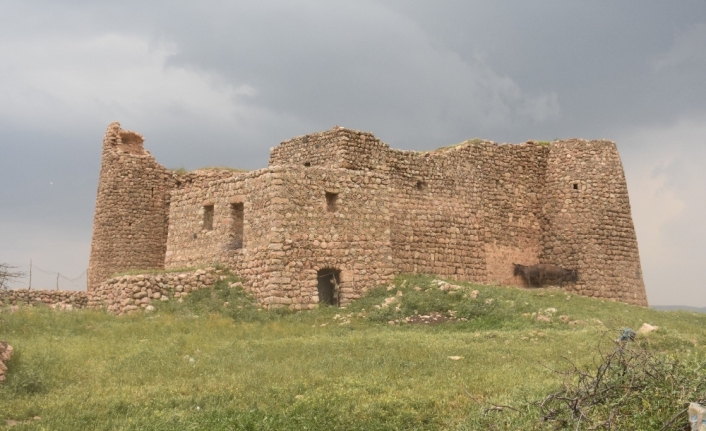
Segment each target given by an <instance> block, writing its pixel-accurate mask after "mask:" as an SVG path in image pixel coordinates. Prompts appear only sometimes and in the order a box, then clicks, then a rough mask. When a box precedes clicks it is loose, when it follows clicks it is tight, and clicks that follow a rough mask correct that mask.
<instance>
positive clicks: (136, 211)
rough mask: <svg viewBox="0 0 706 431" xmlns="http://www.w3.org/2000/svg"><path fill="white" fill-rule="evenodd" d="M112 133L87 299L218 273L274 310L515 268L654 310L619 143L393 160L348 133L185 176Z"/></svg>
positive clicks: (476, 147) (491, 278)
mask: <svg viewBox="0 0 706 431" xmlns="http://www.w3.org/2000/svg"><path fill="white" fill-rule="evenodd" d="M142 141H143V140H142V137H141V136H140V135H138V134H136V133H134V132H127V131H124V130H122V129H120V127H119V124H117V123H113V124H111V125H110V126H109V128H108V131H107V133H106V138H105V140H104V145H103V158H102V166H101V177H100V183H99V188H98V199H97V203H96V218H95V224H94V234H93V245H92V250H91V260H90V263H89V291H90V290H91V289H96V288H97V287H98V285H99V284H100V283H101V282H102V281H104V280H106V279H107V278H108V277H109V276H110V275H111V274H113V273H116V272H119V271H124V270H127V269H151V268H166V269H176V268H183V267H194V266H208V265H211V264H214V263H220V264H222V265H224V266H226V267H228V268H230V269H231V270H232V271H233V272H235V273H237V274H239V275H240V276H242V277H243V278H244V280H245V285H246V287H247V288H248V289H250V290H251V291H252V292H253V294H254V295H255V296H256V297H257V298H258V299H259V300H260V301H261V302H263V303H264V304H266V305H270V304H274V305H287V306H290V307H292V308H296V309H301V308H310V307H311V306H313V305H315V304H317V303H318V302H319V299H320V297H319V295H320V289H321V281H320V280H321V279H322V278H325V279H326V280H328V279H330V278H331V274H333V273H334V272H335V273H336V283H337V284H338V285H339V286H340V292H341V295H340V300H341V303H343V304H345V303H347V302H348V301H350V300H352V299H355V298H357V297H359V296H360V295H361V294H362V293H363V292H364V291H365V289H366V288H368V287H372V286H375V285H379V284H382V283H386V282H388V281H390V280H391V278H392V277H393V276H394V275H395V274H397V273H401V272H405V273H433V274H438V275H441V276H447V277H454V278H457V279H462V280H468V281H474V282H480V283H500V284H521V283H522V280H520V279H519V278H518V279H515V278H514V277H513V275H512V263H513V262H518V263H525V264H532V263H537V262H544V263H554V264H558V265H561V266H564V267H569V268H576V269H578V271H579V281H578V282H577V283H576V284H574V285H570V286H568V287H567V289H568V290H571V291H575V292H577V293H579V294H582V295H587V296H596V297H604V298H610V299H615V300H619V301H623V302H627V303H633V304H640V305H646V304H647V299H646V295H645V289H644V284H643V281H642V273H641V269H640V261H639V254H638V249H637V240H636V237H635V232H634V228H633V225H632V218H631V215H630V205H629V201H628V196H627V186H626V183H625V178H624V174H623V169H622V164H621V162H620V158H619V155H618V152H617V149H616V147H615V144H613V143H612V142H609V141H584V140H569V141H557V142H553V143H551V144H549V145H540V144H538V143H534V142H527V143H523V144H519V145H507V144H503V145H498V144H495V143H493V142H488V141H477V140H476V141H468V142H465V143H463V144H460V145H458V146H454V147H449V148H443V149H439V150H436V151H432V152H414V151H399V150H393V149H390V148H389V146H388V145H387V144H384V143H382V142H380V141H379V140H378V139H377V138H375V137H374V136H373V135H372V134H370V133H365V132H357V131H352V130H348V129H344V128H338V127H337V128H334V129H333V130H329V131H325V132H320V133H315V134H311V135H306V136H302V137H297V138H294V139H292V140H289V141H286V142H283V143H282V144H281V145H280V146H278V147H276V148H274V149H272V151H271V155H270V163H269V165H270V166H269V167H268V168H265V169H261V170H258V171H253V172H246V173H244V172H234V171H229V170H201V171H195V172H191V173H185V174H179V173H176V172H172V171H168V170H166V169H164V168H163V167H162V166H160V165H159V164H157V163H156V161H155V160H154V158H152V156H151V155H149V153H148V152H146V151H145V150H144V149H143V148H142Z"/></svg>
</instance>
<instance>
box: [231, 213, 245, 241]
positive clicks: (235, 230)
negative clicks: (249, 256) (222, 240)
mask: <svg viewBox="0 0 706 431" xmlns="http://www.w3.org/2000/svg"><path fill="white" fill-rule="evenodd" d="M230 216H231V218H232V219H233V224H232V225H231V232H230V235H231V241H230V248H231V250H238V249H241V248H243V223H244V221H245V209H244V205H243V203H242V202H238V203H234V204H231V206H230Z"/></svg>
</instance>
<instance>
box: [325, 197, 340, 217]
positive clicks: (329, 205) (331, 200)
mask: <svg viewBox="0 0 706 431" xmlns="http://www.w3.org/2000/svg"><path fill="white" fill-rule="evenodd" d="M326 210H327V211H328V212H330V213H334V212H336V211H338V193H329V192H326Z"/></svg>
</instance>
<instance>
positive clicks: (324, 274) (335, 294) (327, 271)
mask: <svg viewBox="0 0 706 431" xmlns="http://www.w3.org/2000/svg"><path fill="white" fill-rule="evenodd" d="M316 277H317V279H318V287H319V304H326V305H335V306H340V305H341V271H340V270H338V269H334V268H324V269H320V270H319V271H318V272H317V273H316Z"/></svg>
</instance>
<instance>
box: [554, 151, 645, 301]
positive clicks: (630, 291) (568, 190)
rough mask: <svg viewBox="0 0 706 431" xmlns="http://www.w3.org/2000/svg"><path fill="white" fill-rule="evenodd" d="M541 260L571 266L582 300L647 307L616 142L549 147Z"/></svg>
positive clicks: (573, 288)
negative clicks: (590, 299)
mask: <svg viewBox="0 0 706 431" xmlns="http://www.w3.org/2000/svg"><path fill="white" fill-rule="evenodd" d="M544 181H545V185H544V204H543V207H542V217H543V220H544V225H543V229H542V230H543V232H542V253H541V256H540V260H541V261H542V262H546V263H557V264H560V265H562V266H564V267H567V268H576V269H578V273H579V281H578V282H577V283H576V284H575V285H573V286H570V290H573V291H575V292H577V293H579V294H581V295H584V296H595V297H600V298H609V299H614V300H617V301H621V302H627V303H630V304H637V305H647V295H646V293H645V284H644V282H643V280H642V269H641V267H640V255H639V251H638V247H637V237H636V235H635V227H634V226H633V222H632V215H631V212H630V200H629V198H628V187H627V182H626V181H625V173H624V171H623V165H622V163H621V161H620V155H619V154H618V149H617V147H616V145H615V143H613V142H611V141H605V140H601V141H586V140H582V139H572V140H565V141H557V142H553V143H552V144H551V145H549V154H548V157H547V167H546V174H545V180H544Z"/></svg>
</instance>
